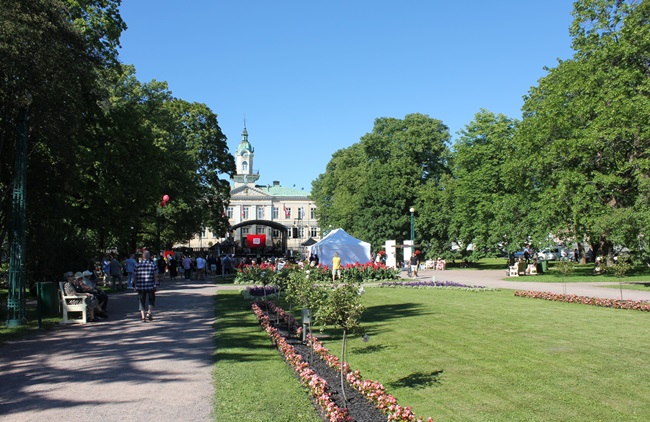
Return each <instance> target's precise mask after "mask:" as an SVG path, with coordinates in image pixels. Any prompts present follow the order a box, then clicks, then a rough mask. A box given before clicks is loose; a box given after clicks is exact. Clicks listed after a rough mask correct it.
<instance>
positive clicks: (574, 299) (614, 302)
mask: <svg viewBox="0 0 650 422" xmlns="http://www.w3.org/2000/svg"><path fill="white" fill-rule="evenodd" d="M515 296H517V297H530V298H533V299H544V300H553V301H556V302H568V303H580V304H582V305H592V306H600V307H604V308H615V309H633V310H636V311H643V312H650V304H649V303H648V302H646V301H637V300H619V299H599V298H595V297H588V296H577V295H565V294H555V293H548V292H533V291H520V290H516V291H515Z"/></svg>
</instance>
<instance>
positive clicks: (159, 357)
mask: <svg viewBox="0 0 650 422" xmlns="http://www.w3.org/2000/svg"><path fill="white" fill-rule="evenodd" d="M215 294H216V286H214V285H213V284H211V282H209V281H205V282H204V281H196V280H192V281H185V280H175V281H170V280H165V281H163V286H162V288H161V289H160V291H159V292H158V294H157V302H156V305H157V306H156V310H155V313H154V318H155V321H153V322H147V323H143V322H141V320H140V314H139V312H138V308H137V296H136V295H135V294H134V293H132V292H130V293H118V294H114V295H111V296H110V299H109V304H108V312H109V314H110V318H109V319H107V320H105V321H103V322H98V323H90V324H86V325H71V326H65V327H61V329H57V330H55V331H49V332H45V333H43V334H41V335H37V336H35V337H31V338H27V339H24V340H19V341H15V342H10V343H7V344H4V345H2V346H0V421H12V422H16V421H39V422H42V421H57V420H62V421H84V422H86V421H90V420H95V421H125V420H126V421H135V420H152V421H158V422H160V421H177V422H178V421H211V420H212V417H211V412H212V397H213V396H214V388H213V383H212V364H213V352H214V346H215V345H214V336H213V335H214V328H213V323H214V296H215Z"/></svg>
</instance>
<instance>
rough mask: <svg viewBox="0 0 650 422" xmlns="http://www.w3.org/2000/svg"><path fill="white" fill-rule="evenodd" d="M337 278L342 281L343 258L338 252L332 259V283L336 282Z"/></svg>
mask: <svg viewBox="0 0 650 422" xmlns="http://www.w3.org/2000/svg"><path fill="white" fill-rule="evenodd" d="M336 277H338V278H339V280H340V279H341V257H340V256H339V253H338V252H334V256H333V257H332V282H334V281H336Z"/></svg>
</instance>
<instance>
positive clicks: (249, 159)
mask: <svg viewBox="0 0 650 422" xmlns="http://www.w3.org/2000/svg"><path fill="white" fill-rule="evenodd" d="M254 156H255V150H254V148H253V147H252V145H251V144H250V142H249V141H248V132H247V131H246V128H244V130H243V132H242V140H241V142H240V143H239V145H238V146H237V150H236V152H235V163H236V167H237V174H235V176H234V177H233V187H232V189H231V191H230V204H229V206H228V207H227V208H226V210H225V212H226V216H227V217H228V221H229V223H230V226H231V227H232V228H233V230H232V231H231V232H230V233H228V234H221V233H212V232H209V231H207V230H206V231H204V232H203V233H200V235H199V236H197V237H195V238H194V239H193V240H192V241H191V242H190V244H189V245H186V246H189V247H192V248H207V247H209V246H212V245H213V244H216V243H220V242H222V241H224V240H226V239H230V240H231V241H232V242H234V243H235V244H237V245H239V246H241V247H245V248H246V247H248V246H255V248H254V249H253V250H251V251H255V252H258V251H261V250H266V251H267V253H268V251H271V250H275V251H279V250H288V251H290V252H291V253H292V254H293V255H295V254H301V255H302V254H304V252H305V251H306V248H305V247H303V246H301V245H302V243H304V242H306V241H307V240H308V239H309V238H312V239H314V240H316V241H318V240H320V238H321V233H320V229H319V227H318V221H317V220H316V206H315V204H314V201H312V200H311V199H309V193H308V192H305V191H304V190H301V189H296V188H291V187H285V186H282V185H281V184H280V182H279V181H274V182H273V183H272V184H270V185H259V184H255V182H257V180H258V179H259V177H260V174H259V171H257V170H255V169H254V167H253V162H254ZM249 235H254V236H255V235H264V236H255V237H257V238H263V239H264V245H263V247H261V248H260V247H257V246H260V245H248V239H249Z"/></svg>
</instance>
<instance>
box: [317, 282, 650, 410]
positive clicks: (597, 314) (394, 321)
mask: <svg viewBox="0 0 650 422" xmlns="http://www.w3.org/2000/svg"><path fill="white" fill-rule="evenodd" d="M364 302H365V305H366V307H367V310H366V313H365V314H364V317H363V321H364V331H365V332H366V333H367V334H368V335H369V336H370V341H369V342H368V343H365V342H362V341H361V339H360V338H355V339H352V340H351V343H350V352H349V356H348V360H349V362H350V365H351V367H353V368H355V369H358V370H360V371H361V372H362V373H363V374H364V375H365V376H366V377H368V378H371V379H376V380H378V381H379V382H381V383H382V384H384V385H385V386H386V387H387V388H389V389H390V391H391V392H392V393H393V394H394V395H395V396H396V397H397V399H398V400H399V401H400V403H405V404H408V405H410V406H412V407H413V411H414V412H415V413H417V414H426V415H432V416H433V417H434V419H436V420H438V419H439V420H472V421H475V420H499V421H503V420H511V421H520V420H540V421H541V420H544V421H548V420H558V421H560V420H562V421H563V420H647V419H650V400H648V399H647V397H649V396H650V380H649V379H648V377H645V376H643V375H642V374H647V373H649V372H650V363H649V362H648V360H647V359H646V358H645V356H646V351H647V349H648V348H649V347H650V328H649V327H650V324H649V322H650V320H649V319H648V318H650V315H648V314H647V313H642V312H632V311H626V310H615V309H607V308H596V307H590V306H577V305H575V304H567V303H557V302H547V301H532V300H522V299H520V298H515V297H514V296H513V295H512V292H510V291H503V292H486V293H484V294H479V295H477V294H472V293H470V292H464V291H456V290H445V289H443V290H438V289H427V290H419V289H416V290H414V289H367V293H366V295H365V296H364ZM328 334H331V336H332V337H331V339H329V340H328V341H324V343H325V344H326V346H327V347H329V348H330V349H331V350H333V351H335V350H336V344H337V343H336V342H338V341H339V340H338V338H337V333H336V332H335V331H332V332H331V333H328ZM330 343H331V344H330Z"/></svg>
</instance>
